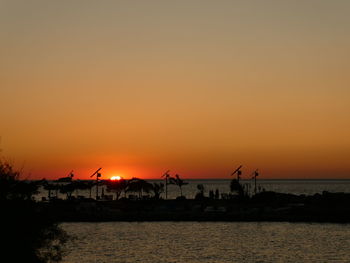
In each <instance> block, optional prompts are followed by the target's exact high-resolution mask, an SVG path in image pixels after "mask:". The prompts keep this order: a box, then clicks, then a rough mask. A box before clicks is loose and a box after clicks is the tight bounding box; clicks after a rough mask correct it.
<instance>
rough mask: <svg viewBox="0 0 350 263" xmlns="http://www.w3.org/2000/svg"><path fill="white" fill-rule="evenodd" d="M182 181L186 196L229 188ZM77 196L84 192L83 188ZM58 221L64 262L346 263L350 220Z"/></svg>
mask: <svg viewBox="0 0 350 263" xmlns="http://www.w3.org/2000/svg"><path fill="white" fill-rule="evenodd" d="M187 181H188V182H189V184H188V185H185V186H184V187H183V193H184V195H185V196H186V197H187V198H193V197H194V196H195V193H196V192H197V185H198V184H203V185H204V187H205V189H206V193H207V194H208V191H209V190H215V189H219V191H220V193H228V192H229V182H230V180H187ZM152 182H155V181H152ZM158 182H159V181H158ZM242 183H243V184H250V183H251V181H245V180H243V181H242ZM258 185H259V186H260V187H261V189H265V190H266V191H277V192H282V193H292V194H315V193H322V191H329V192H350V180H258ZM45 193H46V192H43V193H42V195H45ZM105 193H106V192H105ZM79 194H80V195H81V194H84V195H88V193H87V192H79ZM93 194H94V190H93ZM178 195H179V190H178V188H177V187H176V186H173V185H170V186H169V195H168V196H169V198H175V197H176V196H178ZM93 196H94V195H93ZM61 197H63V195H62V196H61ZM61 225H62V227H63V229H65V230H66V231H67V232H68V233H69V234H70V235H72V236H74V237H75V238H74V239H73V240H72V241H70V242H69V243H68V244H67V246H66V256H65V257H64V260H63V263H80V262H84V263H112V262H113V263H129V262H130V263H133V262H142V263H168V262H169V263H174V262H179V263H182V262H183V263H226V262H227V263H231V262H247V263H250V262H254V263H255V262H260V263H265V262H266V263H269V262H293V263H294V262H312V263H313V262H315V263H316V262H317V263H319V262H338V263H339V262H350V225H349V224H319V223H279V222H139V223H137V222H102V223H63V224H61Z"/></svg>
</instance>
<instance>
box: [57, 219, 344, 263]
mask: <svg viewBox="0 0 350 263" xmlns="http://www.w3.org/2000/svg"><path fill="white" fill-rule="evenodd" d="M62 226H63V228H64V229H65V230H66V231H68V233H70V234H72V235H74V236H75V237H76V239H75V240H74V241H73V243H70V244H69V245H68V246H67V256H66V257H65V259H64V260H63V262H64V263H68V262H69V263H78V262H79V263H80V262H84V263H97V262H98V263H103V262H145V263H148V262H149V263H157V262H159V263H167V262H184V263H197V262H198V263H214V262H215V263H216V262H218V263H219V262H220V263H225V262H293V263H294V262H317V263H319V262H350V225H349V224H345V225H340V224H305V223H251V222H250V223H240V222H232V223H222V222H217V223H213V222H211V223H203V222H201V223H199V222H143V223H135V222H133V223H126V222H109V223H64V224H62Z"/></svg>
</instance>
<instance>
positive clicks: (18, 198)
mask: <svg viewBox="0 0 350 263" xmlns="http://www.w3.org/2000/svg"><path fill="white" fill-rule="evenodd" d="M42 183H43V182H42V181H36V182H30V181H26V180H20V172H18V171H15V170H14V169H13V168H12V166H11V165H10V164H8V163H4V162H1V161H0V207H1V217H0V230H1V231H0V233H1V235H0V241H1V244H2V245H1V257H2V259H6V262H26V263H34V262H35V263H45V262H58V261H60V260H61V259H62V255H63V250H62V246H63V245H64V244H65V242H66V241H67V239H68V235H67V234H66V233H65V232H64V231H63V230H62V229H61V228H60V227H59V226H58V225H57V223H56V222H55V221H54V220H53V219H52V218H50V216H49V214H48V213H47V212H46V211H45V209H43V208H40V207H39V206H38V203H36V202H35V201H34V200H33V195H34V194H36V193H37V191H38V188H39V186H40V184H42Z"/></svg>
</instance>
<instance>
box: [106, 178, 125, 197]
mask: <svg viewBox="0 0 350 263" xmlns="http://www.w3.org/2000/svg"><path fill="white" fill-rule="evenodd" d="M105 185H106V188H107V191H108V192H114V193H115V197H116V200H118V199H119V197H120V195H121V194H122V193H124V197H126V190H127V187H128V185H129V182H128V180H125V179H120V180H107V181H106V182H105Z"/></svg>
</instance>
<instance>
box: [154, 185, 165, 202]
mask: <svg viewBox="0 0 350 263" xmlns="http://www.w3.org/2000/svg"><path fill="white" fill-rule="evenodd" d="M152 190H153V193H154V199H157V200H158V199H159V198H160V195H161V194H162V193H164V184H163V183H153V187H152Z"/></svg>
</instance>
